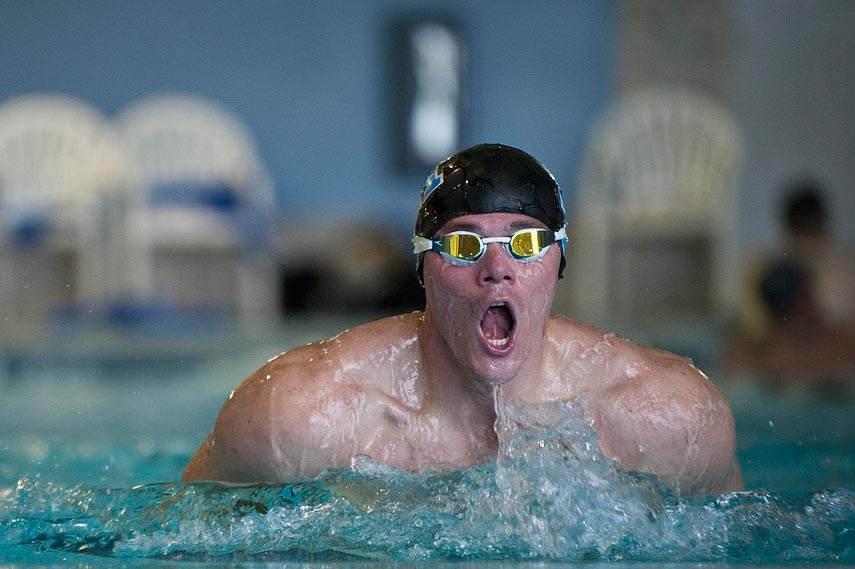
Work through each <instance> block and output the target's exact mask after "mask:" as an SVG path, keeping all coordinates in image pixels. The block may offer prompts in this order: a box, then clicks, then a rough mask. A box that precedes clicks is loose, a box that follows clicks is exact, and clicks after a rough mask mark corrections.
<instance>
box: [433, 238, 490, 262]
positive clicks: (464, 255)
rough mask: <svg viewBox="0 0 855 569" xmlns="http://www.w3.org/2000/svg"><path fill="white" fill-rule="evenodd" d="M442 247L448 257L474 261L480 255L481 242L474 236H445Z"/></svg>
mask: <svg viewBox="0 0 855 569" xmlns="http://www.w3.org/2000/svg"><path fill="white" fill-rule="evenodd" d="M442 239H443V246H444V249H445V251H446V253H448V254H449V255H451V256H452V257H455V258H457V259H467V260H468V259H475V258H476V257H478V255H480V254H481V240H480V239H478V237H476V236H475V235H466V234H465V233H464V234H453V235H446V236H445V237H443V238H442Z"/></svg>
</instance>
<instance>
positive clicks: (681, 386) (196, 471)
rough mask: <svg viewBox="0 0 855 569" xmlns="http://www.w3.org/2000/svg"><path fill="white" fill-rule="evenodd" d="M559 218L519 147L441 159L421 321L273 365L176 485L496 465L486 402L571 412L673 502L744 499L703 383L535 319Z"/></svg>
mask: <svg viewBox="0 0 855 569" xmlns="http://www.w3.org/2000/svg"><path fill="white" fill-rule="evenodd" d="M565 224H566V219H565V212H564V206H563V203H562V200H561V192H560V190H559V187H558V185H557V183H556V182H555V179H554V178H553V176H552V174H550V173H549V171H548V170H546V168H545V167H544V166H543V165H542V164H540V163H539V162H538V161H537V160H535V159H534V158H533V157H531V156H530V155H528V154H526V153H525V152H523V151H521V150H518V149H515V148H511V147H508V146H503V145H497V144H485V145H479V146H475V147H473V148H470V149H467V150H464V151H462V152H460V153H458V154H456V155H454V156H452V157H450V158H448V159H446V160H444V161H443V162H441V163H440V164H439V165H438V166H437V168H436V170H435V171H434V173H433V174H432V175H431V177H430V178H429V179H428V181H427V183H426V184H425V187H424V188H423V190H422V194H421V202H420V207H419V212H418V216H417V220H416V226H415V237H414V239H413V243H414V245H415V250H414V252H415V253H416V255H417V262H416V267H417V273H418V275H419V279H420V280H421V282H422V284H423V286H424V288H425V295H426V306H425V309H424V311H423V312H415V313H411V314H405V315H401V316H394V317H390V318H386V319H383V320H378V321H375V322H370V323H367V324H363V325H361V326H358V327H355V328H353V329H352V330H348V331H345V332H342V333H341V334H339V335H338V336H336V337H334V338H331V339H328V340H325V341H322V342H318V343H313V344H309V345H307V346H303V347H298V348H295V349H292V350H290V351H287V352H285V353H283V354H281V355H280V356H278V357H276V358H273V359H272V360H270V361H269V362H268V363H267V364H265V365H263V366H262V367H261V368H260V369H258V370H257V371H256V372H255V373H253V374H252V375H251V376H250V377H249V378H248V379H246V380H245V381H244V382H243V383H242V384H241V385H240V386H239V387H238V388H237V389H236V390H235V391H234V392H233V393H232V395H231V396H230V397H229V398H228V400H227V401H226V403H225V404H224V406H223V408H222V410H221V412H220V415H219V417H218V419H217V421H216V424H215V426H214V428H213V430H212V431H211V433H210V434H209V435H208V437H207V438H206V439H205V441H204V442H203V443H202V445H201V446H200V448H199V450H198V451H197V452H196V454H195V455H194V456H193V458H192V459H191V460H190V462H189V464H188V465H187V467H186V470H185V472H184V474H183V477H182V479H183V480H220V481H234V482H281V481H287V480H293V479H294V478H296V477H303V476H314V475H316V474H318V473H320V472H321V471H323V470H325V469H327V468H347V467H349V466H350V465H351V463H352V460H353V459H354V458H355V457H357V456H361V455H368V456H370V457H371V458H372V459H373V460H375V461H377V462H380V463H384V464H387V465H390V466H393V467H396V468H401V469H405V470H408V471H412V472H424V471H427V470H434V469H441V470H447V469H457V468H467V467H470V466H474V465H476V464H479V463H482V462H485V461H489V460H493V459H495V458H496V456H497V452H498V435H497V430H498V428H497V427H498V424H497V422H498V419H497V413H496V399H495V398H497V397H500V398H502V399H503V400H504V399H507V400H513V401H518V402H522V403H530V404H541V403H549V402H556V401H579V402H580V403H581V404H582V405H583V406H584V409H585V411H586V415H587V417H588V421H589V424H590V426H591V427H592V428H593V429H594V430H595V431H596V433H597V435H598V439H597V440H598V443H599V446H600V448H601V450H602V452H603V454H604V455H605V456H606V457H608V458H611V459H615V460H617V461H619V462H620V464H621V465H622V466H623V467H624V468H625V469H627V470H630V471H636V472H643V473H650V474H653V475H656V476H657V477H659V478H660V479H661V480H662V481H664V482H665V483H667V484H669V485H671V486H672V487H673V488H674V489H675V490H676V491H677V492H678V493H680V494H695V493H721V492H725V491H730V490H736V489H739V488H741V487H742V477H741V473H740V470H739V466H738V464H737V462H736V459H735V456H734V447H735V440H734V439H735V433H734V421H733V416H732V413H731V410H730V407H729V405H728V403H727V401H726V400H725V399H724V398H723V396H722V395H721V394H720V393H719V392H718V390H717V389H716V388H715V386H714V385H713V383H712V382H711V381H710V380H709V379H707V377H706V376H704V375H703V374H702V373H701V372H700V371H698V370H697V369H696V368H694V367H693V366H692V365H691V363H690V362H689V361H688V360H686V359H685V358H681V357H677V356H676V355H674V354H671V353H667V352H663V351H659V350H654V349H652V348H648V347H644V346H641V345H638V344H635V343H633V342H631V341H629V340H626V339H624V338H621V337H618V336H616V335H614V334H609V333H605V332H604V331H603V330H600V329H597V328H595V327H593V326H590V325H588V324H584V323H582V322H578V321H575V320H571V319H569V318H564V317H559V316H552V315H550V312H551V307H552V302H553V298H554V294H555V289H556V286H557V282H558V279H559V278H560V277H561V275H562V272H563V270H564V266H565V258H564V252H565V251H564V250H565V245H566V226H565ZM339 246H343V247H348V248H349V250H351V251H354V254H355V255H358V254H359V253H358V249H359V244H358V243H354V244H351V243H342V244H339ZM377 246H382V244H378V245H377Z"/></svg>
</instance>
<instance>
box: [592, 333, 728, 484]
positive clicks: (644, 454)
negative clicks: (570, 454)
mask: <svg viewBox="0 0 855 569" xmlns="http://www.w3.org/2000/svg"><path fill="white" fill-rule="evenodd" d="M617 359H619V360H622V361H620V364H619V366H618V367H617V369H616V371H617V373H616V374H615V376H614V377H613V381H612V382H611V383H609V384H608V385H607V386H606V387H605V388H604V389H603V390H602V391H601V392H599V393H597V394H596V396H595V397H592V401H594V402H595V404H594V405H593V408H594V409H595V417H596V419H595V420H596V421H599V423H600V424H599V425H595V428H596V429H598V432H599V433H600V435H601V437H602V446H603V449H604V451H606V452H607V453H611V454H613V455H614V456H617V457H619V459H620V461H621V462H622V463H623V464H624V466H626V467H627V468H630V469H633V470H638V471H642V472H650V473H654V474H657V475H658V476H660V477H661V478H663V479H664V480H665V481H666V482H668V483H670V484H671V485H672V486H674V487H675V488H676V489H677V490H678V491H680V492H683V493H687V494H689V493H697V492H709V493H718V492H723V491H726V490H733V489H737V488H739V487H741V476H740V475H739V471H738V466H737V465H736V461H735V426H734V421H733V415H732V413H731V410H730V406H729V404H728V402H727V400H726V399H725V398H724V396H723V395H722V394H721V393H720V392H719V390H718V389H717V388H716V386H715V385H714V384H713V382H712V381H710V380H709V379H708V378H707V377H706V376H705V375H704V374H703V373H702V372H701V371H700V370H698V369H697V368H695V367H694V366H693V365H692V364H691V362H689V361H688V360H687V359H685V358H682V357H679V356H677V355H675V354H672V353H669V352H665V351H661V350H655V349H652V348H647V347H644V346H640V345H638V344H632V343H630V344H627V345H626V349H625V353H623V354H621V356H620V357H619V358H617Z"/></svg>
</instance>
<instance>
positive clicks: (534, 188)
mask: <svg viewBox="0 0 855 569" xmlns="http://www.w3.org/2000/svg"><path fill="white" fill-rule="evenodd" d="M477 213H521V214H523V215H527V216H529V217H533V218H535V219H538V220H540V221H542V222H543V223H544V225H546V227H547V228H549V229H551V230H553V231H558V230H559V229H561V228H562V227H564V224H565V222H566V216H565V213H564V204H563V202H562V199H561V189H560V188H559V187H558V183H557V182H556V181H555V177H554V176H553V175H552V174H551V173H550V172H549V170H547V169H546V167H545V166H544V165H543V164H541V163H540V162H538V161H537V160H536V159H535V158H534V157H532V156H531V155H529V154H527V153H526V152H523V151H522V150H519V149H517V148H512V147H510V146H504V145H502V144H479V145H478V146H473V147H472V148H467V149H466V150H463V151H461V152H458V153H457V154H455V155H453V156H451V157H449V158H446V159H445V160H443V161H442V162H440V163H439V165H438V166H437V167H436V169H435V170H434V172H433V173H432V174H431V175H430V177H428V179H427V182H425V186H424V188H422V195H421V202H420V204H419V214H418V217H417V218H416V228H415V235H416V237H427V238H433V237H434V236H435V235H436V232H437V231H439V230H440V228H442V226H443V225H445V224H446V223H448V222H449V221H450V220H452V219H454V218H456V217H461V216H464V215H470V214H477ZM564 244H565V242H564V241H561V266H560V267H559V269H558V278H561V277H562V275H563V273H564V266H565V265H566V260H565V259H564ZM424 255H425V254H424V253H419V254H418V257H417V258H416V271H417V272H418V275H419V280H420V281H421V280H422V262H423V261H424Z"/></svg>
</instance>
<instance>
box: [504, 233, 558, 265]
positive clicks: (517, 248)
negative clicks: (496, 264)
mask: <svg viewBox="0 0 855 569" xmlns="http://www.w3.org/2000/svg"><path fill="white" fill-rule="evenodd" d="M547 235H548V232H546V231H544V230H542V229H523V230H522V231H517V232H516V233H514V234H513V235H511V242H510V244H509V245H510V248H511V254H512V255H513V256H514V257H517V258H520V259H525V258H527V257H534V256H535V255H538V254H540V252H541V251H543V249H544V243H543V242H544V240H545V237H546V236H547ZM551 243H552V242H550V244H551Z"/></svg>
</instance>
